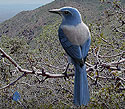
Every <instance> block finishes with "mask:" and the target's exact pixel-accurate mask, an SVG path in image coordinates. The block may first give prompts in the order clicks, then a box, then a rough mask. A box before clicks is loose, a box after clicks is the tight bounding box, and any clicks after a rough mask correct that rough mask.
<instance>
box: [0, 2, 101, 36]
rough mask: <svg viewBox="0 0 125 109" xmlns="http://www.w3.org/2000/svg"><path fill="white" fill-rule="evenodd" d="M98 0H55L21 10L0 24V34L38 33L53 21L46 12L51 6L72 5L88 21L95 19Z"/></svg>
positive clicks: (23, 34) (26, 34)
mask: <svg viewBox="0 0 125 109" xmlns="http://www.w3.org/2000/svg"><path fill="white" fill-rule="evenodd" d="M95 1H97V2H95ZM98 4H99V2H98V0H93V2H92V1H91V2H90V0H84V1H82V0H67V1H66V0H55V1H54V2H52V3H50V4H47V5H45V6H42V7H39V8H37V9H35V10H31V11H23V12H20V13H19V14H17V15H16V16H14V17H13V18H11V19H9V20H7V21H5V22H3V23H1V24H0V36H2V35H5V36H10V37H12V36H25V37H28V38H32V37H35V36H37V35H40V33H41V31H42V27H43V26H44V25H46V24H49V23H54V21H55V19H58V18H59V17H56V16H55V15H53V14H50V13H49V12H48V10H49V9H52V8H60V7H63V6H73V7H76V8H78V9H79V11H80V12H81V14H82V17H83V19H85V20H86V19H88V20H89V22H91V21H92V20H94V19H96V16H97V15H98V14H99V12H100V11H101V10H100V9H101V8H100V5H98Z"/></svg>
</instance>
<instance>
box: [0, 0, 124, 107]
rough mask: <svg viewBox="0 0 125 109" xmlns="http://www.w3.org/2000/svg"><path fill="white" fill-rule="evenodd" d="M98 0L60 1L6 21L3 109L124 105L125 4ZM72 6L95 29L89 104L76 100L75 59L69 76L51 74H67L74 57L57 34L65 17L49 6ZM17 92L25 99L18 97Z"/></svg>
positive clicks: (1, 28)
mask: <svg viewBox="0 0 125 109" xmlns="http://www.w3.org/2000/svg"><path fill="white" fill-rule="evenodd" d="M98 1H99V0H55V1H54V2H52V3H50V4H47V5H45V6H42V7H39V8H37V9H35V10H32V11H24V12H21V13H19V14H17V15H16V16H15V17H13V18H11V19H9V20H8V21H5V22H3V23H1V24H0V35H1V36H2V37H0V108H1V109H2V108H3V109H23V108H24V107H25V109H79V108H80V109H85V108H87V109H124V107H125V102H124V101H125V73H124V72H125V10H124V6H123V5H125V4H123V3H120V2H119V1H117V0H114V2H113V0H112V2H110V3H109V2H108V3H107V2H103V3H99V2H98ZM101 1H103V0H101ZM104 1H105V0H104ZM106 1H111V0H106ZM123 1H124V0H123ZM67 5H68V6H73V7H76V8H78V9H79V11H80V12H81V13H82V18H83V21H84V22H85V23H86V24H87V25H88V26H89V29H90V32H91V47H90V50H89V52H88V56H87V59H86V68H87V75H88V76H87V77H88V86H89V92H90V102H89V104H88V106H84V105H82V106H81V107H78V106H76V105H74V104H73V94H74V92H73V88H74V76H73V75H72V74H74V68H73V65H72V64H70V66H69V69H68V71H67V73H68V75H70V76H69V78H67V80H65V79H64V78H63V77H59V78H55V76H54V77H53V78H51V77H52V75H58V74H59V75H60V74H62V73H63V72H64V71H65V68H66V65H67V62H68V61H67V57H66V52H65V51H64V49H63V48H62V46H61V44H60V42H59V39H58V36H57V30H58V27H59V24H60V17H59V16H57V15H54V14H51V13H49V12H48V10H49V9H52V8H60V7H62V6H67ZM17 36H19V37H17ZM21 36H24V37H21ZM1 51H2V52H1ZM3 51H4V52H5V53H4V52H3ZM6 54H8V55H6ZM8 56H10V57H11V58H9V60H8ZM13 60H14V61H13ZM21 69H23V70H21ZM29 70H30V71H29ZM39 72H41V73H39ZM37 73H39V74H40V75H39V74H37ZM46 74H47V75H46ZM15 81H16V82H15ZM9 86H10V87H9ZM16 91H18V92H19V93H20V95H21V99H20V104H19V103H18V102H16V101H14V100H13V99H12V96H13V94H14V92H16ZM21 104H22V105H21Z"/></svg>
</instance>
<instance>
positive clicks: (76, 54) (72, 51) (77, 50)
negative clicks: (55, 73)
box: [58, 28, 89, 64]
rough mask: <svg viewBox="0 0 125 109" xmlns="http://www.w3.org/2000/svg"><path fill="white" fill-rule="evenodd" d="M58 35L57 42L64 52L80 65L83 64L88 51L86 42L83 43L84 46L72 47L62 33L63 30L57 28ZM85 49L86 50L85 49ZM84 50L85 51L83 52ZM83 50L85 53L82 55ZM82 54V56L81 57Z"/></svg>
mask: <svg viewBox="0 0 125 109" xmlns="http://www.w3.org/2000/svg"><path fill="white" fill-rule="evenodd" d="M58 33H59V34H58V35H59V40H60V42H61V44H62V46H63V48H64V50H65V51H66V53H67V54H68V55H69V56H70V57H71V58H72V59H73V60H74V61H75V62H77V63H79V64H82V63H83V62H84V58H85V55H86V53H87V51H88V50H89V47H88V46H87V44H88V42H87V43H85V45H84V46H79V45H73V44H72V43H71V42H70V41H69V40H68V38H67V37H66V36H65V34H64V33H63V30H62V29H61V28H59V31H58ZM86 47H87V49H88V50H87V49H86ZM85 49H86V50H85ZM84 50H85V52H86V53H83V52H84ZM83 54H84V55H83Z"/></svg>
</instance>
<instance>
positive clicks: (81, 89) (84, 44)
mask: <svg viewBox="0 0 125 109" xmlns="http://www.w3.org/2000/svg"><path fill="white" fill-rule="evenodd" d="M50 12H53V13H58V14H60V15H61V16H62V23H61V25H60V27H59V30H58V36H59V40H60V43H61V45H62V47H63V48H64V50H65V51H66V53H67V54H68V56H69V57H70V58H71V62H72V63H73V64H74V67H75V80H74V103H75V104H76V105H78V106H80V105H82V104H84V105H87V104H88V102H89V99H90V97H89V89H88V81H87V72H86V65H85V60H86V57H87V54H88V51H89V47H90V43H91V37H90V32H89V29H88V27H87V26H86V25H85V24H84V23H83V22H82V19H81V15H80V13H79V11H78V10H77V9H76V8H72V7H63V8H61V9H53V10H51V11H50Z"/></svg>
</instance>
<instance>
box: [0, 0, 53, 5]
mask: <svg viewBox="0 0 125 109" xmlns="http://www.w3.org/2000/svg"><path fill="white" fill-rule="evenodd" d="M51 1H54V0H0V5H3V4H4V5H5V4H6V5H9V4H42V5H43V4H46V3H49V2H51Z"/></svg>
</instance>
